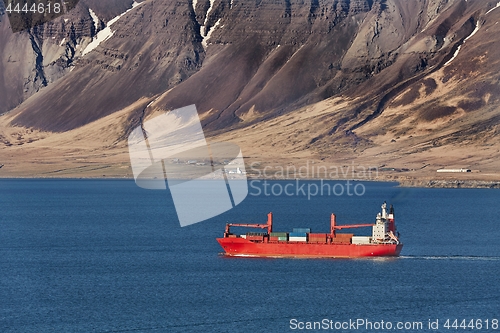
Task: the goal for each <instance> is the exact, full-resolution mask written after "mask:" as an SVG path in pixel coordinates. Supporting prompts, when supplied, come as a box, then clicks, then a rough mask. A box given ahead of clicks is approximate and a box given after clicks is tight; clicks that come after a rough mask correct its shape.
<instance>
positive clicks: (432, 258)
mask: <svg viewBox="0 0 500 333" xmlns="http://www.w3.org/2000/svg"><path fill="white" fill-rule="evenodd" d="M400 258H402V259H424V260H467V261H500V257H485V256H400Z"/></svg>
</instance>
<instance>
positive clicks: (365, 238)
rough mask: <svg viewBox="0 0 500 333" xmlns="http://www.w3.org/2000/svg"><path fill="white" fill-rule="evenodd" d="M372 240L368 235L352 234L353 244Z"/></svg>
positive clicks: (368, 242) (366, 242)
mask: <svg viewBox="0 0 500 333" xmlns="http://www.w3.org/2000/svg"><path fill="white" fill-rule="evenodd" d="M371 242H372V238H371V237H368V236H354V237H352V243H353V244H370V243H371Z"/></svg>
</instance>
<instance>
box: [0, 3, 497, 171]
mask: <svg viewBox="0 0 500 333" xmlns="http://www.w3.org/2000/svg"><path fill="white" fill-rule="evenodd" d="M99 3H100V4H101V5H99ZM132 4H133V1H127V2H126V3H119V2H117V1H109V2H95V1H90V0H87V1H85V0H82V1H81V2H80V3H79V4H78V6H77V8H76V9H75V10H74V11H72V12H71V13H69V14H67V16H63V17H61V18H60V19H58V20H55V21H54V22H52V23H50V24H46V25H44V26H41V27H40V28H37V29H32V30H31V31H28V32H24V33H20V34H19V35H17V36H14V37H13V36H12V35H9V34H8V31H7V30H8V29H7V28H6V27H5V20H3V22H4V23H3V26H2V28H1V29H0V45H2V46H4V45H5V47H4V50H6V51H7V52H5V53H4V60H3V61H2V62H0V73H1V76H3V77H4V78H6V77H9V78H14V79H13V80H11V81H12V82H8V83H6V82H5V80H3V86H4V88H5V89H4V92H5V91H8V92H9V94H10V95H9V96H7V95H6V94H5V93H4V95H3V96H0V98H2V100H3V101H5V103H2V106H3V107H4V109H3V111H1V110H0V113H2V112H6V111H9V114H8V117H7V116H4V117H2V118H0V120H1V121H2V122H7V119H8V122H7V123H5V125H6V126H7V127H16V128H33V129H36V130H41V131H42V132H49V133H50V132H56V133H65V132H71V131H75V130H77V129H78V128H82V126H86V125H89V124H93V123H94V122H99V120H100V119H104V118H106V117H108V116H111V115H113V114H114V113H115V112H120V111H121V110H124V109H127V110H129V112H128V115H127V117H125V118H121V119H122V120H121V121H120V123H119V124H116V125H117V127H119V128H121V134H120V135H118V137H117V138H116V140H117V142H119V141H120V140H124V139H125V138H126V135H127V133H129V132H130V130H131V129H133V128H135V127H136V126H138V125H139V124H140V123H141V122H142V121H143V120H144V119H146V118H148V117H149V118H150V117H152V116H153V115H154V114H157V113H158V112H162V111H166V110H171V109H174V108H178V107H182V106H185V105H189V104H196V106H197V108H198V111H199V114H200V118H201V120H202V124H203V129H204V131H205V132H206V134H207V135H208V136H209V137H213V138H221V139H225V138H233V139H236V140H238V139H240V141H242V142H246V143H245V145H246V146H247V151H250V152H252V153H251V154H252V155H258V154H260V155H262V156H267V154H268V152H275V153H277V154H278V155H285V156H286V155H287V154H289V153H292V155H293V154H298V155H300V158H305V156H310V157H311V158H315V159H320V160H322V159H323V160H328V159H330V158H332V156H340V155H342V154H346V156H351V158H353V159H358V160H359V161H360V163H361V161H364V160H366V159H369V158H373V159H376V160H379V158H378V155H380V154H382V152H384V153H383V154H385V155H386V157H385V158H386V159H391V158H392V159H395V160H397V159H398V158H403V159H402V160H401V161H403V160H405V161H409V160H411V158H409V157H408V156H406V155H405V156H403V157H401V156H400V157H398V156H397V155H398V154H397V153H396V151H400V152H407V153H405V154H407V155H411V154H410V152H412V151H414V150H415V149H414V148H413V147H415V146H421V147H424V148H421V149H423V150H422V151H419V152H418V153H414V155H415V156H422V159H423V160H425V154H431V153H430V151H432V149H435V148H439V147H445V146H448V147H452V146H453V145H455V144H460V143H461V142H462V143H463V142H469V143H468V144H469V146H470V147H474V149H476V150H481V151H483V150H484V151H487V149H486V148H484V147H486V146H484V145H493V146H494V147H496V146H497V143H496V141H495V137H494V133H496V131H497V129H498V124H499V123H498V121H499V120H500V119H499V117H498V116H497V112H498V105H499V103H500V100H499V98H498V97H497V96H498V94H497V92H498V91H499V90H500V89H499V85H498V84H499V78H498V74H497V73H498V72H499V70H500V61H499V60H500V53H499V52H498V51H497V50H496V49H497V48H495V47H494V45H496V44H495V43H496V42H498V37H496V36H497V35H498V30H499V29H500V28H498V25H497V22H498V20H499V18H500V17H499V15H500V10H495V8H497V7H496V3H495V1H465V0H455V1H438V0H435V1H434V0H429V1H427V0H425V1H424V0H422V1H412V2H407V1H398V0H387V1H385V0H384V1H381V0H378V1H377V0H374V1H369V0H353V1H347V0H324V1H320V0H311V1H299V0H296V1H292V0H290V1H257V2H250V1H230V0H212V1H210V0H206V1H205V0H198V1H194V2H193V1H178V2H168V1H160V0H146V1H144V3H143V4H142V5H141V6H138V7H137V8H134V9H133V10H131V11H130V12H128V13H127V14H125V15H124V17H123V18H120V19H119V20H118V21H117V22H115V23H113V25H112V27H111V29H112V31H114V33H113V35H112V36H111V37H110V38H109V39H108V40H105V41H104V42H101V44H100V45H99V46H97V48H95V49H94V50H93V51H92V52H90V53H88V54H86V55H84V56H82V55H81V53H82V51H83V49H84V48H85V47H86V46H87V45H88V44H89V43H90V42H92V41H93V40H95V39H96V36H97V33H98V32H99V31H102V30H104V29H105V28H106V24H107V22H109V21H110V20H111V19H112V18H114V17H117V16H118V15H120V14H122V13H124V12H125V11H126V10H129V9H131V8H132ZM90 9H92V11H93V12H94V13H95V15H96V16H97V17H98V19H99V21H98V22H95V21H94V20H95V18H93V17H92V15H91V13H90ZM0 20H1V18H0ZM66 20H67V21H66ZM1 24H2V23H0V25H1ZM68 27H72V28H71V29H68ZM77 27H78V29H77ZM14 45H17V46H16V51H19V45H24V46H23V47H24V50H25V51H23V52H19V53H21V54H29V53H30V52H33V53H32V55H30V56H29V57H25V58H26V59H28V60H27V61H26V60H17V63H16V64H17V67H16V66H13V65H12V63H10V62H9V61H8V59H12V57H13V54H14V51H13V50H14ZM35 46H37V47H38V48H39V50H40V53H41V54H42V56H43V59H42V60H40V59H38V60H37V52H36V51H35V49H36V47H35ZM9 50H11V51H9ZM9 52H10V54H9ZM7 54H9V56H10V57H11V58H8V57H7V56H6V55H7ZM5 58H7V60H5ZM18 59H19V57H18ZM49 60H50V61H49ZM40 65H41V66H42V68H41V69H43V71H42V73H43V74H44V75H45V80H46V81H45V84H44V83H43V82H44V81H43V80H44V79H43V75H42V74H40V73H41V72H40V71H41V69H40ZM6 66H7V67H6ZM9 66H10V67H9ZM37 66H38V67H37ZM21 67H22V68H24V69H23V70H24V72H25V73H24V74H22V71H21V70H20V69H19V68H21ZM26 68H31V70H29V71H28V72H27V73H26ZM9 71H10V72H9ZM11 72H12V73H13V75H11V74H10V73H11ZM14 74H15V75H14ZM16 77H17V79H16ZM23 78H24V79H23ZM26 79H27V80H26ZM23 80H25V81H26V82H28V83H26V82H25V83H24V90H22V89H20V87H19V81H23ZM16 81H17V83H16V84H17V85H15V84H14V83H15V82H16ZM1 84H2V82H0V87H1ZM26 86H27V87H28V89H27V88H26ZM26 89H27V91H26ZM0 90H2V89H0ZM20 90H22V91H21V92H20ZM0 95H1V93H0ZM139 101H140V102H139ZM21 102H22V103H21ZM16 103H21V104H20V105H17V107H16V108H13V107H14V106H15V105H16ZM9 105H10V106H9ZM131 105H134V107H132V108H130V107H129V106H131ZM316 105H323V106H325V105H329V106H328V107H327V109H326V111H321V112H320V114H319V115H317V117H316V118H314V117H313V119H315V120H316V121H317V122H318V123H317V124H316V123H314V122H311V124H310V126H309V127H308V126H306V128H303V126H302V124H299V123H294V124H290V125H287V126H289V127H291V128H296V129H297V131H296V132H297V133H298V134H297V138H296V139H294V140H292V142H295V143H294V144H291V143H286V142H289V136H291V135H292V136H293V134H292V133H289V134H286V135H285V134H283V135H281V134H280V133H288V129H287V128H285V127H284V125H282V124H283V123H285V122H286V123H288V122H287V121H286V120H287V119H296V118H297V117H298V118H297V119H300V117H306V118H309V117H308V116H307V115H304V112H305V111H304V110H309V109H315V108H316ZM295 115H301V116H300V117H299V116H295ZM287 117H288V118H287ZM276 119H281V123H282V124H276V122H275V120H276ZM263 124H265V126H276V128H277V129H278V130H277V131H275V132H276V136H277V138H276V139H273V138H267V139H266V140H264V141H262V142H261V140H260V139H259V138H257V137H256V136H257V134H252V132H251V130H252V129H254V128H259V129H262V133H268V131H267V130H265V129H263V128H262V126H264V125H263ZM307 127H308V128H307ZM257 132H258V131H257ZM292 132H293V131H292ZM481 133H483V134H485V133H488V136H487V137H486V138H483V137H481V135H482V134H481ZM240 135H245V136H247V137H248V138H254V141H255V142H254V143H251V142H249V141H248V140H246V139H245V138H239V137H240ZM266 135H269V134H266ZM4 136H5V135H4ZM279 139H281V140H283V141H284V142H285V143H284V144H283V145H280V146H282V148H280V149H279V150H276V149H275V147H276V144H274V145H273V142H275V140H279ZM6 141H9V142H10V143H12V144H14V142H15V140H11V141H12V142H11V141H10V139H9V140H6ZM428 142H431V145H428V144H427V143H428ZM24 144H27V143H26V142H24V143H23V145H24ZM391 146H396V147H398V148H397V149H396V150H394V149H393V148H390V147H391ZM481 147H483V148H481ZM419 149H420V148H419ZM485 149H486V150H485ZM417 150H418V149H417ZM293 152H295V153H293ZM431 155H432V154H431ZM429 156H430V155H429ZM346 158H347V157H346ZM450 158H451V157H450ZM456 159H457V160H460V159H461V157H457V158H456ZM402 163H403V162H402ZM404 163H407V162H404ZM404 163H403V164H404ZM408 163H409V162H408ZM419 163H420V162H419ZM422 163H424V162H422ZM465 163H469V162H465ZM380 164H381V165H382V164H384V161H383V160H382V159H380Z"/></svg>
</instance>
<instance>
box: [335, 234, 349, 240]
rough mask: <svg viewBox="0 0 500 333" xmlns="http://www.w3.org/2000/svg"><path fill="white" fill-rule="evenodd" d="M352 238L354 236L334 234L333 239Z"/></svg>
mask: <svg viewBox="0 0 500 333" xmlns="http://www.w3.org/2000/svg"><path fill="white" fill-rule="evenodd" d="M352 236H354V234H340V233H336V234H335V238H339V239H340V238H352Z"/></svg>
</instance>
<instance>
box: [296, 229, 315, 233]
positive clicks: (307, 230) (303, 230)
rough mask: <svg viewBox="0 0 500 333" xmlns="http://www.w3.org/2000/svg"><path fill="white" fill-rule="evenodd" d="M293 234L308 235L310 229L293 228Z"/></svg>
mask: <svg viewBox="0 0 500 333" xmlns="http://www.w3.org/2000/svg"><path fill="white" fill-rule="evenodd" d="M293 232H294V233H298V232H302V233H309V232H311V228H293Z"/></svg>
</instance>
